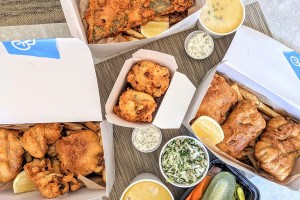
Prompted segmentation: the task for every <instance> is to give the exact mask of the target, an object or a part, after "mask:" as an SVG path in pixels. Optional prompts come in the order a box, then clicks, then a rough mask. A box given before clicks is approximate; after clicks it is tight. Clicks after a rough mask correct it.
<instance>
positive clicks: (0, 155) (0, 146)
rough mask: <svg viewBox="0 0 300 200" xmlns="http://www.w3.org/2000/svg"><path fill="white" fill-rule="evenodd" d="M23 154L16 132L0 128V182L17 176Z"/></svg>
mask: <svg viewBox="0 0 300 200" xmlns="http://www.w3.org/2000/svg"><path fill="white" fill-rule="evenodd" d="M23 153H24V150H23V147H22V145H21V143H20V141H19V139H18V131H14V130H8V129H3V128H0V182H4V183H5V182H9V181H11V180H13V179H14V178H15V177H16V176H17V175H18V173H19V172H20V171H21V169H22V163H23Z"/></svg>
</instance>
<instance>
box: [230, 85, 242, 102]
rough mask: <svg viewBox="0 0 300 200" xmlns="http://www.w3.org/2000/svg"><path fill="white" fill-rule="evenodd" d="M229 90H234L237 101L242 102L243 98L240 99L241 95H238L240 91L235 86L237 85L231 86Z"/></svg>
mask: <svg viewBox="0 0 300 200" xmlns="http://www.w3.org/2000/svg"><path fill="white" fill-rule="evenodd" d="M231 88H232V89H234V90H235V91H236V94H237V96H238V101H242V100H243V97H242V95H241V93H240V90H239V87H238V86H237V84H233V85H232V86H231Z"/></svg>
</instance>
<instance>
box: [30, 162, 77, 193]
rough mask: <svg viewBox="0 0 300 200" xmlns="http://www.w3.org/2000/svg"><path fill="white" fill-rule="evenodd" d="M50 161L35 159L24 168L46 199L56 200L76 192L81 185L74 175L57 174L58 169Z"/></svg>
mask: <svg viewBox="0 0 300 200" xmlns="http://www.w3.org/2000/svg"><path fill="white" fill-rule="evenodd" d="M52 165H54V164H53V163H51V161H50V160H49V159H45V158H43V159H34V160H33V161H31V162H30V163H27V164H26V165H25V166H24V170H25V172H26V174H27V175H28V177H29V178H30V179H31V180H32V181H33V182H34V184H35V185H36V186H37V187H38V189H39V191H40V192H41V194H42V196H43V197H45V198H55V197H58V196H59V195H62V194H65V193H67V192H69V190H71V191H76V190H77V189H79V188H80V186H81V184H80V183H79V182H78V181H77V179H75V178H74V175H73V174H68V175H66V176H64V175H63V174H60V173H57V172H58V171H57V170H55V169H56V168H57V167H55V166H52Z"/></svg>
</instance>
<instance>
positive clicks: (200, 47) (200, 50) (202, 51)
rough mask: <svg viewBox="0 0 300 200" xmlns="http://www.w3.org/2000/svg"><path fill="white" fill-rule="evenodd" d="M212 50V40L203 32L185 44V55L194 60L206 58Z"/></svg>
mask: <svg viewBox="0 0 300 200" xmlns="http://www.w3.org/2000/svg"><path fill="white" fill-rule="evenodd" d="M213 48H214V43H213V39H212V38H211V36H210V35H208V34H207V33H204V32H200V33H197V34H196V35H194V36H193V37H192V38H191V39H190V40H189V41H188V43H187V46H186V50H187V53H188V54H189V55H190V56H191V57H193V58H195V59H204V58H206V57H208V56H209V55H210V54H211V53H212V51H213Z"/></svg>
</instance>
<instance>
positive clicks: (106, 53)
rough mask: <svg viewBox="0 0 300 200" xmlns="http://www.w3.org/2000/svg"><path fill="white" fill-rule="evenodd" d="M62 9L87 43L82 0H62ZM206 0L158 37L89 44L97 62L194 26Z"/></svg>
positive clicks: (75, 32) (199, 0) (197, 2)
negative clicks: (80, 10) (81, 14)
mask: <svg viewBox="0 0 300 200" xmlns="http://www.w3.org/2000/svg"><path fill="white" fill-rule="evenodd" d="M60 2H61V5H62V9H63V12H64V15H65V17H66V20H67V24H68V27H69V29H70V32H71V35H72V36H73V37H75V38H78V39H80V40H82V41H84V42H85V43H87V37H86V33H85V28H84V26H83V23H82V20H81V16H80V13H79V3H80V0H69V1H66V0H61V1H60ZM205 2H206V1H205V0H195V5H196V6H194V7H192V8H190V9H189V16H188V17H186V18H185V19H183V20H182V21H180V22H178V23H177V24H175V25H174V26H172V27H171V28H169V29H168V30H166V31H165V32H163V33H161V34H159V35H158V36H156V37H153V38H149V39H143V40H138V41H131V42H121V43H109V44H88V46H89V48H90V49H91V52H92V53H93V56H94V58H95V59H94V60H95V62H96V63H97V62H102V61H104V60H107V59H109V58H111V57H114V56H116V55H118V54H121V53H124V52H126V51H129V50H132V49H135V48H137V47H140V46H142V45H145V44H148V43H150V42H153V41H155V40H158V39H161V38H165V37H168V36H170V35H173V34H176V33H179V32H181V31H184V30H187V29H190V28H193V27H194V26H195V25H196V23H197V20H198V18H199V15H200V8H202V6H203V5H204V4H205Z"/></svg>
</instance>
